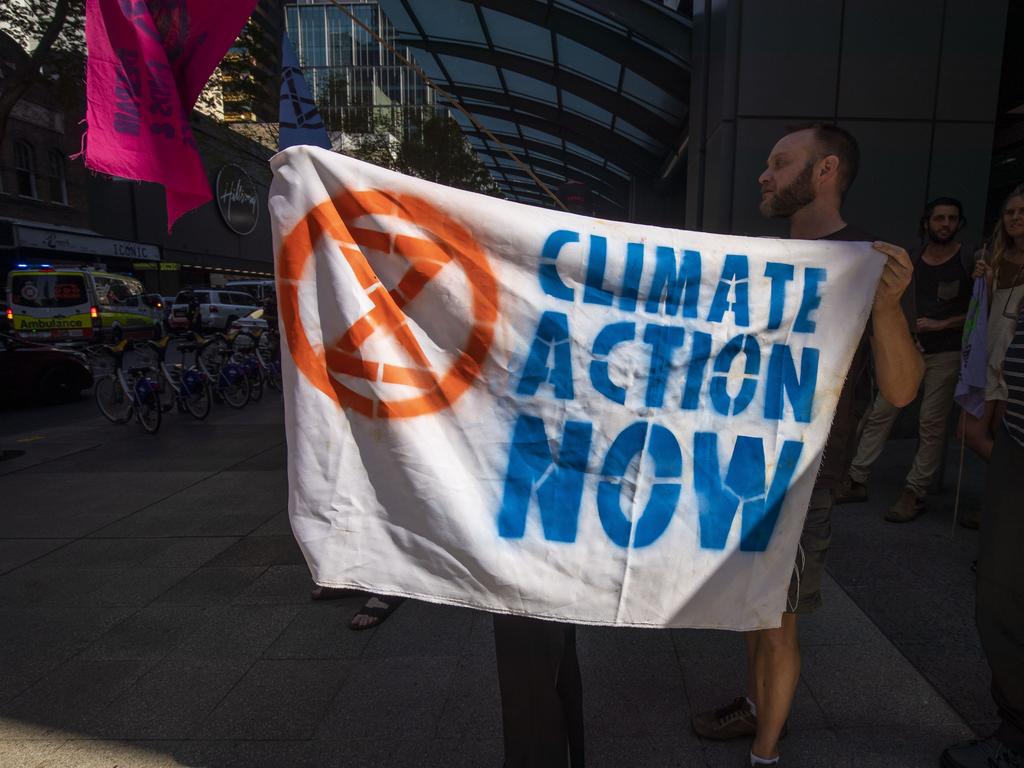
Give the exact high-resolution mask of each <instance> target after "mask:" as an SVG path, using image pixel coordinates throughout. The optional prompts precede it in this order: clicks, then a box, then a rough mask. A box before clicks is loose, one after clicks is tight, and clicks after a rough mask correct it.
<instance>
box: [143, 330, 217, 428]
mask: <svg viewBox="0 0 1024 768" xmlns="http://www.w3.org/2000/svg"><path fill="white" fill-rule="evenodd" d="M170 340H171V337H170V336H164V337H163V338H162V339H160V341H149V342H146V343H147V345H148V346H149V347H150V348H151V349H152V350H153V351H154V352H155V353H156V355H157V362H158V365H159V371H160V378H159V382H160V402H161V407H162V409H163V410H164V411H169V410H171V408H173V407H174V406H175V405H177V407H178V411H179V412H180V413H184V412H186V411H187V412H188V413H190V414H191V415H192V417H193V418H195V419H198V420H200V421H201V420H202V419H205V418H206V417H207V416H209V414H210V405H211V402H212V400H213V398H212V396H211V395H210V384H209V379H208V377H207V376H206V374H205V373H203V372H202V371H201V370H199V368H198V366H197V365H195V364H193V365H191V366H189V367H185V353H186V352H196V351H197V350H198V349H199V344H198V342H196V341H179V342H178V343H177V344H175V351H176V352H178V353H179V354H181V359H182V361H181V362H180V363H176V364H175V365H174V366H173V367H170V366H168V365H167V348H168V346H169V344H170ZM168 395H169V396H170V399H168V397H167V396H168Z"/></svg>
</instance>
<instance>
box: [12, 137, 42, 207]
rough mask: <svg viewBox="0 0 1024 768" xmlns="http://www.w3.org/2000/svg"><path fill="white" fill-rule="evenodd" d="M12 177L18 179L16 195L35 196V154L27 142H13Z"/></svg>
mask: <svg viewBox="0 0 1024 768" xmlns="http://www.w3.org/2000/svg"><path fill="white" fill-rule="evenodd" d="M14 175H15V176H16V177H17V179H18V194H19V195H24V196H25V197H37V195H36V152H35V150H34V149H32V145H31V144H29V143H28V142H27V141H23V140H21V141H16V142H14Z"/></svg>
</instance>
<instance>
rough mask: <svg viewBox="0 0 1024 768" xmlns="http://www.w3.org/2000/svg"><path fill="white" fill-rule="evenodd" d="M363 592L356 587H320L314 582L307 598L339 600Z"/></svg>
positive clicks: (362, 593) (363, 593)
mask: <svg viewBox="0 0 1024 768" xmlns="http://www.w3.org/2000/svg"><path fill="white" fill-rule="evenodd" d="M365 594H366V593H365V592H363V591H361V590H358V589H348V588H347V587H322V586H320V585H319V584H314V585H313V589H311V590H310V592H309V599H310V600H339V599H341V598H343V597H355V596H356V595H365Z"/></svg>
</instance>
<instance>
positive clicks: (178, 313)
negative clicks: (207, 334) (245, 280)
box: [171, 288, 259, 331]
mask: <svg viewBox="0 0 1024 768" xmlns="http://www.w3.org/2000/svg"><path fill="white" fill-rule="evenodd" d="M189 293H190V292H189V291H182V292H181V293H179V294H178V296H177V297H176V298H175V299H174V306H173V307H171V327H172V328H174V329H176V330H184V329H187V328H188V299H189ZM191 293H194V294H195V297H196V298H197V299H198V300H199V322H200V323H201V324H202V326H203V328H216V329H218V330H221V331H226V330H228V329H229V328H230V327H231V324H232V323H233V322H235V320H237V319H238V318H240V317H245V316H246V315H248V314H249V313H250V312H252V311H253V310H254V309H256V307H257V306H259V305H258V303H257V302H256V299H254V298H253V297H252V296H250V295H249V294H247V293H243V292H242V291H225V290H220V289H213V288H210V289H206V288H202V289H196V290H194V291H191Z"/></svg>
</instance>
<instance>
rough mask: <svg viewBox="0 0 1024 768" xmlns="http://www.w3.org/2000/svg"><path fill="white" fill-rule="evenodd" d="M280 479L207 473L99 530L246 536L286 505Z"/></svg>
mask: <svg viewBox="0 0 1024 768" xmlns="http://www.w3.org/2000/svg"><path fill="white" fill-rule="evenodd" d="M285 495H286V489H285V484H284V483H282V478H281V477H277V476H274V475H273V474H272V473H266V472H227V471H225V472H219V473H217V474H215V475H208V476H206V477H205V478H204V480H203V481H202V482H199V483H195V484H193V485H191V486H189V487H188V488H185V489H182V490H181V491H180V492H178V493H174V494H172V495H169V496H167V497H166V498H163V499H161V501H160V502H159V503H155V504H152V505H150V506H147V507H146V508H144V509H140V510H139V511H138V512H136V513H135V514H133V515H131V516H130V517H126V518H124V519H123V520H120V521H119V522H117V523H115V524H112V525H110V526H108V527H106V528H104V529H103V531H102V535H103V536H107V537H126V538H144V537H162V536H172V537H173V536H213V537H219V536H246V535H248V534H249V533H251V532H252V531H253V530H255V529H256V528H258V527H259V526H261V525H262V524H263V523H265V522H266V521H267V520H268V519H270V517H271V516H273V515H274V513H276V512H278V511H279V510H280V509H281V508H282V507H283V506H284V505H285V504H286V498H285Z"/></svg>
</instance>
